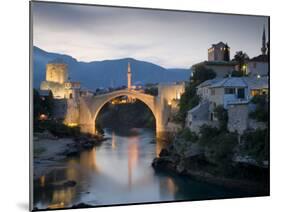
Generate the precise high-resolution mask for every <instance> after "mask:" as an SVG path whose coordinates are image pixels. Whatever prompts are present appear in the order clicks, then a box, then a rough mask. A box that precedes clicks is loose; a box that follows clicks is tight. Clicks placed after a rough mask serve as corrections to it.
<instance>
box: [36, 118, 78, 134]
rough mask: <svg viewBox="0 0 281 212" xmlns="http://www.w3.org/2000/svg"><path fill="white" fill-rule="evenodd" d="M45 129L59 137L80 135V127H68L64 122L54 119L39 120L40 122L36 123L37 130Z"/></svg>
mask: <svg viewBox="0 0 281 212" xmlns="http://www.w3.org/2000/svg"><path fill="white" fill-rule="evenodd" d="M44 130H48V131H50V132H51V133H52V134H53V135H55V136H58V137H72V136H77V135H80V127H68V126H66V125H64V124H63V123H62V122H59V121H54V120H45V121H38V123H37V124H36V125H34V131H35V132H43V131H44Z"/></svg>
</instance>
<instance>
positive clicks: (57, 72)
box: [46, 63, 68, 84]
mask: <svg viewBox="0 0 281 212" xmlns="http://www.w3.org/2000/svg"><path fill="white" fill-rule="evenodd" d="M67 80H68V71H67V65H66V64H63V63H48V64H47V65H46V81H48V82H56V83H59V84H63V83H65V82H66V81H67Z"/></svg>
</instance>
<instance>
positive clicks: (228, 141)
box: [199, 125, 238, 171]
mask: <svg viewBox="0 0 281 212" xmlns="http://www.w3.org/2000/svg"><path fill="white" fill-rule="evenodd" d="M200 135H201V136H200V138H199V144H200V145H201V146H202V147H203V148H204V149H205V150H204V151H205V152H206V154H207V155H208V157H207V158H206V160H207V161H208V162H211V163H212V162H215V163H216V165H217V166H219V167H221V168H222V169H221V171H227V170H228V169H225V167H226V166H230V164H231V162H232V158H233V154H234V149H235V146H236V145H237V143H238V139H237V138H238V137H237V134H235V133H228V132H225V131H221V130H219V129H217V128H215V127H210V126H207V125H203V126H202V127H201V128H200Z"/></svg>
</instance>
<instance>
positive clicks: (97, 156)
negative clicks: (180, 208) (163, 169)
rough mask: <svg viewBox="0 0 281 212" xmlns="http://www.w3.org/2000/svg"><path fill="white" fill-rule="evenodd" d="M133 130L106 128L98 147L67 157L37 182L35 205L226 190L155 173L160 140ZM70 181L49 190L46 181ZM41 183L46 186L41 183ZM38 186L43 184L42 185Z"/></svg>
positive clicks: (199, 195) (192, 195) (59, 205)
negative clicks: (127, 132)
mask: <svg viewBox="0 0 281 212" xmlns="http://www.w3.org/2000/svg"><path fill="white" fill-rule="evenodd" d="M131 132H133V134H131V133H129V134H122V135H120V134H118V133H117V132H115V131H111V130H106V134H105V136H106V137H111V139H109V140H107V141H105V142H104V143H103V144H102V145H101V146H99V147H96V148H93V149H92V150H90V151H84V152H82V153H81V155H80V156H79V157H76V158H69V159H67V160H66V161H65V162H63V163H64V166H62V167H54V170H53V171H52V172H51V174H50V175H48V176H42V177H41V178H40V183H39V186H37V187H36V186H35V196H34V199H35V207H37V208H39V209H40V208H47V207H50V208H63V207H70V206H72V205H73V204H77V203H81V202H83V203H86V204H90V205H107V204H122V203H124V204H126V203H137V202H155V201H172V200H189V199H202V198H203V199H204V198H210V197H221V196H222V195H225V194H227V193H226V192H225V191H224V190H223V189H221V188H217V187H214V186H210V185H208V184H203V183H199V182H195V181H192V180H190V179H186V178H184V177H178V176H177V177H176V176H168V175H164V174H155V172H154V170H153V169H152V167H151V162H152V160H153V158H155V156H156V155H158V154H159V152H160V150H161V148H162V147H163V143H162V142H161V141H158V142H153V141H155V133H154V132H153V131H152V130H148V129H133V131H131ZM68 180H74V181H76V182H77V185H76V186H74V187H70V188H69V187H68V188H56V189H52V188H48V187H46V185H47V184H50V183H61V182H66V181H68ZM42 184H44V186H43V187H42ZM40 185H41V186H40Z"/></svg>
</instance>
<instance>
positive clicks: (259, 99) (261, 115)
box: [249, 95, 269, 122]
mask: <svg viewBox="0 0 281 212" xmlns="http://www.w3.org/2000/svg"><path fill="white" fill-rule="evenodd" d="M251 102H252V103H253V104H255V105H256V109H255V111H253V112H251V113H250V114H249V116H250V118H252V119H256V120H257V121H261V122H268V118H269V112H268V99H267V96H266V95H257V96H254V97H253V98H252V100H251Z"/></svg>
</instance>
